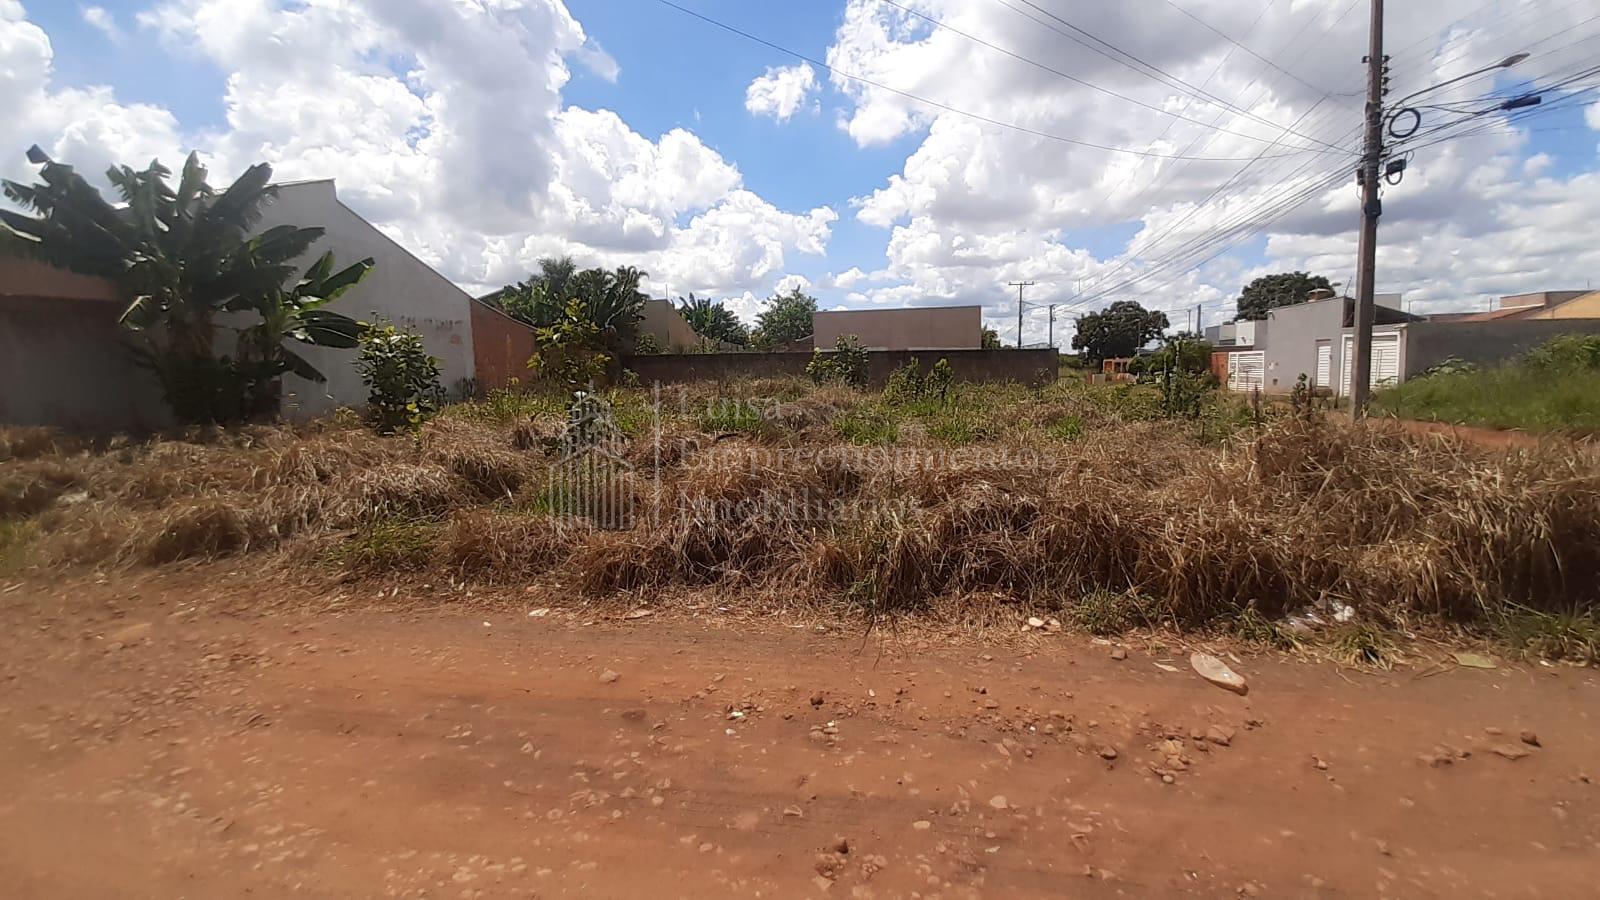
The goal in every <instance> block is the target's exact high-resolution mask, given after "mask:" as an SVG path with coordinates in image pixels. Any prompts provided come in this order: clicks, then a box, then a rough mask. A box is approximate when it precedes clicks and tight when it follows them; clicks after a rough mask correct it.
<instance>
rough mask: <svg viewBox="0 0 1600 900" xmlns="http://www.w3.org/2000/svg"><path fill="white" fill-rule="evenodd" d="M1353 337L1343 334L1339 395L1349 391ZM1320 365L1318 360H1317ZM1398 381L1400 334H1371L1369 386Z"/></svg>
mask: <svg viewBox="0 0 1600 900" xmlns="http://www.w3.org/2000/svg"><path fill="white" fill-rule="evenodd" d="M1355 347H1356V342H1355V338H1354V337H1353V336H1351V335H1345V338H1344V369H1343V372H1344V377H1342V378H1340V379H1339V384H1340V387H1341V388H1343V390H1341V391H1340V396H1344V395H1346V394H1348V393H1350V384H1351V376H1352V374H1353V372H1352V370H1353V369H1355V352H1356V350H1355ZM1319 365H1320V361H1319ZM1399 383H1400V336H1399V335H1398V334H1375V335H1373V336H1372V377H1371V379H1370V380H1369V382H1368V384H1369V386H1371V387H1374V388H1379V387H1388V386H1389V385H1391V384H1399Z"/></svg>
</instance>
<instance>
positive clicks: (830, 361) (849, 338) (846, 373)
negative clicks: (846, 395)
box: [806, 334, 871, 388]
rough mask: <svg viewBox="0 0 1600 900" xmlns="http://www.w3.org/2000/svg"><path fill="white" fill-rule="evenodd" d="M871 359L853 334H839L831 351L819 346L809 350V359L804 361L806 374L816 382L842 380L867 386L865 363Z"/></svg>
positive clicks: (846, 382)
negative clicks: (806, 361)
mask: <svg viewBox="0 0 1600 900" xmlns="http://www.w3.org/2000/svg"><path fill="white" fill-rule="evenodd" d="M870 359H871V355H870V354H869V353H868V351H867V350H866V349H865V348H863V347H862V346H861V342H860V341H859V340H857V339H856V336H855V335H853V334H841V335H839V338H838V340H836V341H834V345H833V352H831V353H829V352H826V351H824V350H822V349H821V348H820V347H819V348H817V349H815V350H812V351H811V361H810V362H808V363H806V376H807V377H808V378H810V379H811V380H812V381H813V382H815V383H817V384H826V383H827V382H830V381H842V382H844V383H845V384H848V385H850V386H851V387H853V388H864V387H866V386H867V365H868V363H869V361H870Z"/></svg>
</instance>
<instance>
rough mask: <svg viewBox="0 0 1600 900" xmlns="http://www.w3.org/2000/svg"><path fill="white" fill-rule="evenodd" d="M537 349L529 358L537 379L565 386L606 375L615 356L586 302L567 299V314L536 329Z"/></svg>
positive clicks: (581, 384)
mask: <svg viewBox="0 0 1600 900" xmlns="http://www.w3.org/2000/svg"><path fill="white" fill-rule="evenodd" d="M533 341H534V345H535V347H536V348H537V349H536V350H535V351H534V354H533V357H532V358H530V359H529V360H528V368H529V369H530V370H532V372H533V375H534V377H535V378H538V379H540V380H542V381H544V382H546V383H548V384H557V385H561V386H562V387H563V389H570V388H574V387H581V386H583V385H587V384H589V383H590V382H593V381H596V380H598V379H600V378H602V377H604V375H605V372H606V367H607V366H609V365H610V364H611V360H612V355H611V354H610V353H608V352H607V351H606V349H605V347H604V339H603V336H602V333H601V331H600V329H599V327H598V326H596V325H595V323H594V322H593V321H592V320H590V318H589V317H588V315H587V314H586V311H585V309H584V306H583V303H582V301H580V300H578V299H577V298H573V299H572V300H569V301H567V309H566V311H565V312H564V313H563V315H562V316H561V317H560V318H558V319H556V320H555V321H554V322H552V323H551V324H549V325H546V326H544V327H543V328H537V329H534V332H533Z"/></svg>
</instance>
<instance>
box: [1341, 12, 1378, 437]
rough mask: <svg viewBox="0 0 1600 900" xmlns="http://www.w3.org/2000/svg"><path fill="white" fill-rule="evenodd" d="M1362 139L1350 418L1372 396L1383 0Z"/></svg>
mask: <svg viewBox="0 0 1600 900" xmlns="http://www.w3.org/2000/svg"><path fill="white" fill-rule="evenodd" d="M1366 63H1367V107H1366V116H1367V121H1366V138H1365V140H1363V142H1362V145H1361V170H1360V183H1361V236H1360V238H1359V239H1358V240H1357V242H1356V309H1355V313H1356V314H1355V353H1354V359H1353V360H1352V362H1351V369H1353V371H1351V372H1346V373H1344V375H1345V377H1347V378H1349V379H1350V419H1351V420H1352V421H1359V420H1360V419H1362V418H1363V417H1365V416H1366V414H1367V401H1368V400H1370V399H1371V395H1372V320H1373V317H1374V312H1373V299H1372V298H1373V290H1374V280H1375V279H1376V277H1377V274H1378V217H1379V216H1381V215H1383V201H1382V200H1380V199H1379V198H1378V167H1379V165H1380V164H1381V162H1382V157H1383V89H1384V80H1385V78H1386V75H1385V74H1384V73H1385V70H1386V69H1387V68H1388V64H1389V59H1388V57H1386V56H1384V55H1383V0H1372V24H1371V34H1370V38H1369V44H1368V48H1367V59H1366Z"/></svg>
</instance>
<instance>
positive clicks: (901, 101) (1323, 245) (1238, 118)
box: [0, 0, 1600, 345]
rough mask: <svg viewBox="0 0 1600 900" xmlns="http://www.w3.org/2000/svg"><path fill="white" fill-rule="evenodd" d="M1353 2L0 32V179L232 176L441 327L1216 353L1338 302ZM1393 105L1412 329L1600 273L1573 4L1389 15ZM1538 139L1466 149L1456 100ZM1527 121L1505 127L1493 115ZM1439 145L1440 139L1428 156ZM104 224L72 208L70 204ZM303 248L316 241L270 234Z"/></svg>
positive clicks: (1391, 270) (1346, 224)
mask: <svg viewBox="0 0 1600 900" xmlns="http://www.w3.org/2000/svg"><path fill="white" fill-rule="evenodd" d="M1367 18H1368V6H1367V3H1366V2H1365V0H1267V2H1262V0H1123V2H1119V3H1100V2H1094V3H1090V2H1086V0H805V2H765V0H759V2H758V0H670V2H669V0H565V2H562V0H101V2H99V3H94V4H91V3H77V2H74V0H27V2H19V0H0V176H3V177H6V178H10V179H13V180H23V181H26V180H28V179H29V178H30V176H32V175H34V174H36V167H33V166H30V165H29V164H28V162H27V160H26V158H25V155H24V154H25V151H26V150H27V148H28V147H29V146H30V145H33V144H37V145H39V146H40V147H42V148H44V149H45V150H46V152H48V153H49V154H50V155H51V156H52V157H53V158H55V159H56V160H58V161H61V162H67V163H71V164H73V165H74V166H76V167H77V168H78V169H79V170H80V171H83V172H84V173H85V174H90V175H93V176H94V177H95V180H96V181H97V183H100V184H101V185H104V184H105V183H104V181H103V179H100V177H99V173H101V172H103V171H104V170H105V169H106V168H107V167H108V166H109V165H112V164H124V163H125V164H128V165H135V166H141V165H143V164H144V163H147V162H148V161H149V160H151V159H156V158H159V159H161V160H162V161H163V162H164V163H166V164H167V165H168V166H169V167H171V168H173V169H177V168H178V167H179V166H180V165H181V162H182V158H183V157H184V156H185V155H186V154H187V153H188V152H190V151H191V150H192V151H197V152H198V153H199V154H200V155H201V158H202V159H203V160H204V161H205V162H206V164H207V165H208V167H209V168H210V171H211V181H212V183H213V185H219V186H220V185H223V184H226V183H227V182H228V181H231V179H232V178H233V177H235V176H236V175H237V174H238V173H240V172H242V171H243V170H244V169H245V168H246V167H247V166H249V165H251V164H253V163H256V162H260V161H266V162H269V163H271V164H272V166H273V167H274V172H275V176H276V177H277V178H279V179H282V180H293V179H307V178H333V179H335V181H336V185H337V189H338V193H339V196H340V199H341V200H343V201H344V203H345V204H346V205H348V206H350V207H351V208H353V209H354V210H356V211H357V212H358V213H360V214H361V215H363V216H365V217H366V218H367V219H369V220H370V221H372V222H373V223H374V224H376V225H377V226H378V227H380V228H382V229H383V230H384V231H385V232H386V233H388V234H389V235H390V236H391V237H394V238H395V239H396V240H398V241H400V242H401V243H402V244H404V245H405V246H406V247H408V248H409V249H410V250H411V251H412V252H414V253H416V254H417V255H418V256H420V257H421V258H423V259H424V260H426V261H427V262H428V263H430V264H431V265H433V266H434V267H436V268H437V269H438V270H439V271H440V272H442V273H443V274H444V275H445V276H446V277H448V278H450V279H451V280H453V281H455V282H456V283H458V284H460V285H461V286H462V287H464V288H466V289H467V290H469V291H472V292H474V293H480V292H486V291H488V290H492V289H494V288H498V287H500V286H502V285H504V284H506V283H509V282H512V281H516V280H520V279H522V278H525V277H526V276H527V275H528V274H529V273H530V272H532V271H534V270H536V268H537V264H538V260H539V259H540V258H541V257H544V256H549V255H559V254H569V255H571V256H572V257H573V258H574V259H575V260H576V261H577V262H578V263H580V264H581V265H586V266H587V265H603V266H607V267H611V266H617V265H632V266H637V267H639V268H641V269H643V270H644V271H646V272H647V273H648V275H647V278H646V285H647V287H648V288H649V289H650V291H651V293H653V294H655V295H656V296H673V297H677V296H681V295H686V294H688V293H690V292H694V293H695V294H697V295H699V296H710V297H713V298H716V299H719V300H722V301H724V302H726V303H728V304H729V305H730V307H731V308H733V309H734V310H735V311H736V312H737V313H738V314H739V315H740V316H741V317H742V318H744V319H746V320H747V321H753V320H754V317H755V315H756V314H757V313H758V312H759V311H760V309H761V307H762V304H763V300H764V298H766V297H769V296H771V295H772V294H773V293H774V292H778V291H782V290H786V289H788V288H790V287H794V286H799V287H801V288H803V289H805V290H806V291H808V292H809V293H812V294H814V295H815V296H816V297H817V298H818V300H819V304H820V306H821V307H822V308H824V309H833V308H883V307H901V306H931V305H956V304H982V305H983V307H984V316H985V321H986V323H987V324H989V325H990V326H992V327H994V328H996V329H997V330H998V331H999V332H1000V334H1001V335H1002V337H1003V338H1004V339H1005V340H1006V341H1007V342H1008V343H1010V342H1014V341H1015V339H1016V334H1017V300H1016V289H1015V288H1013V287H1011V286H1010V285H1009V283H1010V282H1016V281H1030V282H1034V284H1033V285H1031V286H1028V287H1027V288H1025V290H1026V297H1027V299H1028V300H1029V301H1030V303H1037V304H1041V305H1040V306H1036V307H1034V306H1030V307H1029V308H1028V311H1027V314H1026V316H1025V319H1024V323H1023V332H1022V339H1023V342H1024V343H1028V344H1034V343H1040V342H1043V341H1044V340H1046V335H1047V331H1048V330H1049V328H1050V326H1049V314H1048V313H1047V311H1046V309H1045V308H1044V307H1043V306H1042V304H1049V303H1054V304H1060V306H1059V308H1058V311H1057V317H1056V324H1055V329H1054V332H1053V336H1054V338H1055V340H1056V342H1057V343H1058V344H1062V345H1065V344H1067V342H1068V341H1069V340H1070V335H1071V331H1072V317H1073V316H1074V315H1076V314H1079V313H1083V312H1090V311H1093V310H1095V309H1098V308H1101V307H1103V306H1105V305H1106V304H1108V303H1110V302H1113V301H1115V300H1136V301H1138V302H1140V303H1142V304H1144V305H1145V306H1147V307H1151V308H1157V309H1161V310H1164V311H1166V312H1167V314H1168V317H1169V319H1171V320H1172V322H1173V324H1174V327H1182V326H1184V325H1185V324H1187V323H1189V322H1191V321H1192V318H1191V317H1192V315H1193V314H1194V313H1193V311H1194V309H1195V308H1196V307H1199V308H1200V311H1201V315H1202V317H1203V319H1204V321H1206V322H1209V323H1215V322H1218V321H1222V320H1224V319H1227V318H1230V317H1231V316H1232V314H1233V305H1234V299H1235V298H1236V297H1237V295H1238V293H1239V290H1240V288H1241V287H1242V286H1243V285H1244V284H1245V283H1247V282H1248V281H1249V280H1250V279H1251V278H1253V277H1256V276H1258V275H1262V274H1267V273H1271V272H1277V271H1287V270H1306V271H1310V272H1313V273H1316V274H1322V275H1325V276H1327V277H1328V278H1329V279H1331V280H1332V281H1335V282H1342V283H1346V284H1349V283H1350V282H1351V281H1352V280H1353V274H1354V259H1355V230H1356V226H1357V222H1358V218H1359V213H1358V203H1357V197H1356V188H1355V184H1354V180H1353V167H1354V163H1355V153H1356V151H1357V150H1358V141H1359V128H1360V124H1361V115H1362V113H1361V110H1362V102H1363V91H1364V84H1365V82H1364V78H1365V70H1364V67H1363V65H1362V57H1363V56H1364V54H1365V53H1366V40H1367ZM1385 32H1386V46H1385V51H1386V53H1387V54H1388V55H1389V56H1390V94H1389V97H1390V99H1391V100H1392V101H1398V100H1400V99H1401V98H1404V97H1406V96H1407V95H1410V94H1412V93H1414V92H1416V91H1419V90H1422V89H1424V88H1429V87H1432V86H1435V85H1439V84H1440V83H1441V82H1445V81H1448V80H1451V79H1455V78H1457V77H1459V76H1463V75H1469V74H1470V73H1474V72H1477V71H1478V70H1481V69H1484V68H1485V67H1487V66H1491V65H1493V64H1494V63H1497V62H1499V61H1501V60H1503V59H1505V58H1506V57H1508V56H1510V55H1511V54H1513V53H1527V54H1528V56H1527V58H1526V59H1525V60H1523V61H1521V62H1519V63H1517V64H1516V65H1514V66H1512V67H1510V68H1504V69H1495V70H1492V71H1488V72H1482V73H1479V74H1475V75H1472V76H1471V77H1469V78H1467V79H1465V80H1462V81H1458V82H1454V83H1453V84H1450V85H1445V86H1443V87H1440V88H1437V89H1435V90H1432V91H1430V92H1429V93H1428V94H1426V95H1424V96H1423V97H1420V98H1417V99H1415V100H1414V101H1412V103H1413V104H1427V105H1428V106H1430V107H1438V106H1439V105H1440V104H1445V105H1447V106H1449V107H1450V109H1439V108H1428V109H1422V110H1420V112H1421V114H1422V116H1423V120H1422V126H1421V127H1422V129H1424V130H1427V129H1432V128H1435V127H1443V128H1444V129H1445V130H1444V131H1441V132H1439V133H1438V134H1437V135H1435V137H1447V136H1451V135H1456V137H1455V138H1454V139H1450V140H1443V141H1440V142H1438V143H1432V142H1431V141H1429V140H1422V139H1420V138H1419V139H1415V140H1413V141H1412V142H1411V146H1409V147H1406V148H1404V149H1407V150H1409V151H1410V153H1409V155H1407V156H1406V161H1407V169H1406V172H1405V174H1404V177H1403V179H1402V180H1401V181H1400V182H1399V183H1398V184H1396V185H1393V186H1386V187H1385V190H1384V197H1383V201H1384V217H1383V220H1382V225H1381V231H1380V248H1379V253H1378V268H1379V275H1378V279H1377V289H1378V290H1379V291H1400V292H1403V293H1404V295H1405V298H1406V300H1407V303H1408V305H1409V307H1410V308H1411V310H1412V311H1413V312H1421V313H1427V312H1444V311H1451V310H1462V309H1487V308H1489V307H1490V306H1491V304H1492V303H1493V302H1494V301H1495V298H1497V297H1499V296H1502V295H1508V294H1515V293H1524V292H1529V291H1538V290H1561V289H1574V288H1584V287H1588V286H1591V285H1592V280H1593V279H1594V278H1596V277H1597V276H1600V242H1596V241H1594V240H1593V234H1594V227H1593V223H1594V222H1595V221H1596V220H1597V218H1600V171H1597V170H1600V107H1596V106H1589V105H1585V104H1588V103H1591V102H1592V101H1594V100H1595V99H1600V95H1597V94H1596V92H1595V91H1594V90H1591V88H1593V87H1595V86H1596V85H1600V74H1596V73H1595V72H1593V71H1591V70H1590V68H1589V67H1592V66H1594V65H1595V62H1594V61H1595V60H1597V59H1600V3H1596V2H1595V0H1576V2H1574V0H1490V2H1487V3H1485V2H1480V0H1442V2H1432V3H1426V4H1412V3H1404V4H1402V3H1390V4H1389V14H1388V19H1387V21H1386V23H1385ZM1574 77H1575V78H1576V80H1574V81H1572V82H1571V83H1569V84H1567V85H1564V86H1559V87H1556V88H1554V89H1553V90H1546V91H1544V92H1543V93H1542V94H1541V96H1542V97H1543V98H1544V100H1545V106H1544V108H1542V109H1541V108H1535V110H1534V111H1533V112H1532V113H1531V114H1530V113H1527V112H1525V113H1521V114H1516V116H1515V117H1512V116H1513V114H1511V113H1502V112H1491V113H1486V114H1483V115H1479V116H1476V117H1475V118H1473V119H1471V120H1464V119H1461V118H1459V117H1458V115H1457V113H1456V112H1454V111H1451V110H1455V111H1460V110H1479V109H1483V108H1485V107H1486V106H1487V105H1489V104H1488V103H1486V102H1485V101H1483V100H1482V99H1481V98H1484V97H1488V96H1491V95H1492V96H1494V97H1495V99H1500V98H1504V97H1510V96H1515V95H1517V94H1518V93H1521V92H1524V91H1527V90H1529V89H1531V88H1535V87H1537V88H1546V87H1548V86H1550V85H1553V84H1555V83H1556V82H1559V81H1562V80H1564V79H1568V78H1574ZM1524 117H1526V118H1524ZM1463 134H1465V135H1466V136H1461V135H1463ZM106 189H107V190H109V188H106ZM303 224H306V225H314V224H316V223H309V222H308V223H303Z"/></svg>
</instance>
